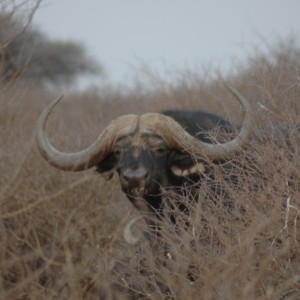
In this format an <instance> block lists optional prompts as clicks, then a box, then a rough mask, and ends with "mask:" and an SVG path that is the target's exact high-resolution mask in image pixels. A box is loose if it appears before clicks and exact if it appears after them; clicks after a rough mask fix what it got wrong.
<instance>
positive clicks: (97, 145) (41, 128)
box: [36, 97, 139, 171]
mask: <svg viewBox="0 0 300 300" xmlns="http://www.w3.org/2000/svg"><path fill="white" fill-rule="evenodd" d="M61 99H62V97H60V98H58V99H57V100H54V101H52V102H51V103H50V104H49V105H48V106H47V107H46V108H45V109H44V111H43V112H42V114H41V115H40V117H39V119H38V122H37V134H36V142H37V146H38V149H39V151H40V153H41V155H42V156H43V157H44V158H45V159H46V160H47V161H48V162H49V163H50V164H51V165H53V166H54V167H56V168H58V169H61V170H65V171H82V170H86V169H89V168H91V167H93V166H95V165H96V164H97V163H99V162H100V161H101V160H102V159H104V158H105V157H106V156H107V155H108V153H109V152H110V151H111V149H112V148H113V145H114V144H115V142H116V140H117V139H118V138H120V137H121V136H124V135H128V134H131V133H133V132H134V131H135V130H136V128H137V126H138V118H139V117H138V116H136V115H124V116H122V117H119V118H117V119H115V120H114V121H112V122H111V123H110V124H109V125H108V126H107V127H106V128H105V129H104V130H103V131H102V133H101V134H100V135H99V136H98V138H97V139H96V141H95V142H94V143H92V144H91V145H90V146H89V147H87V148H86V149H84V150H82V151H79V152H73V153H64V152H61V151H59V150H57V149H56V148H54V147H53V145H52V144H51V143H50V141H49V139H48V137H47V135H46V125H47V120H48V117H49V115H50V113H51V112H52V110H53V109H54V107H55V106H56V105H57V104H58V103H59V102H60V101H61Z"/></svg>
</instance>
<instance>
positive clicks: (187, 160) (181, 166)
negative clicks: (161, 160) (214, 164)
mask: <svg viewBox="0 0 300 300" xmlns="http://www.w3.org/2000/svg"><path fill="white" fill-rule="evenodd" d="M169 169H170V171H171V172H172V174H173V175H175V176H177V177H188V176H192V175H201V174H202V175H203V174H204V173H205V166H204V164H203V163H201V162H199V161H197V160H195V159H193V158H192V157H191V156H190V155H188V154H182V153H176V154H173V155H172V156H171V158H170V160H169Z"/></svg>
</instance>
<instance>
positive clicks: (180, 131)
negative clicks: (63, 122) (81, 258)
mask: <svg viewBox="0 0 300 300" xmlns="http://www.w3.org/2000/svg"><path fill="white" fill-rule="evenodd" d="M229 89H230V91H231V92H232V93H233V95H234V96H235V97H236V98H237V99H238V100H239V102H240V103H241V105H242V106H243V108H244V111H245V117H244V121H243V126H242V127H241V130H240V131H239V133H238V135H237V136H236V137H235V138H234V139H232V140H231V141H229V142H226V143H222V144H219V143H217V144H213V143H208V142H206V141H204V140H203V139H202V140H201V138H200V139H199V138H195V137H194V136H193V135H192V134H190V133H189V132H188V131H186V130H185V128H184V127H183V126H181V125H180V124H179V123H178V122H177V121H175V120H174V119H173V118H171V117H170V116H167V115H163V114H159V113H147V114H143V115H141V116H138V115H133V114H129V115H124V116H121V117H119V118H117V119H115V120H113V121H112V122H111V123H110V124H109V125H108V126H107V127H106V128H105V129H104V130H103V131H102V132H101V134H100V135H99V136H98V138H97V139H96V141H95V142H94V143H92V144H91V145H90V146H89V147H87V148H86V149H84V150H82V151H79V152H75V153H63V152H61V151H59V150H57V149H56V148H54V147H53V146H52V144H51V143H50V142H49V140H48V138H47V135H46V133H45V130H46V123H47V119H48V117H49V115H50V113H51V112H52V110H53V108H54V107H55V106H56V105H57V103H58V102H59V101H60V100H61V98H60V99H58V100H55V101H53V102H52V103H50V104H49V106H48V107H46V108H45V110H44V111H43V112H42V114H41V116H40V118H39V120H38V124H37V145H38V149H39V151H40V153H41V155H42V156H43V157H44V158H45V159H46V160H47V161H48V162H49V163H50V164H51V165H53V166H55V167H56V168H58V169H61V170H67V171H81V170H86V169H89V168H91V167H96V168H97V171H98V172H100V173H103V174H104V175H105V176H106V178H109V177H110V175H111V174H112V172H113V171H117V173H118V174H119V177H120V183H121V187H122V190H123V191H124V192H125V193H126V195H127V197H128V198H129V199H130V200H131V201H132V203H133V204H134V205H135V206H136V207H137V208H138V209H139V210H141V211H145V210H147V209H149V208H150V209H152V210H155V211H157V210H160V209H161V203H162V201H161V200H162V199H161V198H162V197H161V188H166V187H171V186H181V185H182V184H184V182H186V178H189V179H191V178H192V179H194V180H199V176H201V173H203V172H204V171H205V167H204V165H203V164H202V161H203V159H209V160H211V161H214V162H217V161H227V160H229V159H231V158H232V157H234V156H235V155H236V154H237V153H238V152H240V151H241V149H242V148H243V147H244V145H245V144H246V143H247V142H248V141H249V138H250V136H251V133H252V131H253V130H252V127H253V125H252V115H253V114H252V112H251V107H250V105H249V103H248V101H247V99H245V98H244V97H243V96H242V95H241V94H240V93H239V92H238V91H236V90H235V89H234V88H232V87H229ZM220 119H221V118H220Z"/></svg>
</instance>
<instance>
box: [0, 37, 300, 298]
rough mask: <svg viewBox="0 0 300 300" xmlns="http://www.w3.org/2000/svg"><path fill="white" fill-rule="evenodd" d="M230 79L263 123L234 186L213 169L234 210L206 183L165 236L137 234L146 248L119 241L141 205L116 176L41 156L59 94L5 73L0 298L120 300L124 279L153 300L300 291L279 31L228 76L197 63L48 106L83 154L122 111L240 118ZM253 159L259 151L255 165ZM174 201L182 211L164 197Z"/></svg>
mask: <svg viewBox="0 0 300 300" xmlns="http://www.w3.org/2000/svg"><path fill="white" fill-rule="evenodd" d="M3 59H4V58H3V57H2V60H3ZM2 62H3V61H2ZM25 79H26V78H25ZM224 81H229V82H231V83H232V84H233V85H234V86H235V87H236V88H237V89H238V90H239V91H240V92H241V93H242V94H243V95H244V96H246V97H247V98H248V99H249V101H250V102H251V104H252V105H253V108H254V111H255V117H256V120H257V122H256V124H255V125H256V129H255V138H254V139H253V142H251V143H250V144H249V146H248V147H247V149H245V151H244V152H243V153H241V155H240V156H237V157H236V158H235V159H234V160H236V161H237V162H238V164H237V166H239V167H236V168H235V169H234V170H232V172H235V175H236V176H237V178H238V182H239V184H238V187H237V186H236V185H234V184H233V183H231V182H228V181H226V180H225V179H224V178H225V177H226V174H224V173H223V171H222V165H220V166H217V167H215V173H216V181H215V182H214V183H213V184H219V185H223V186H224V188H225V190H226V197H227V198H226V201H230V203H231V204H233V205H232V206H233V208H230V209H228V207H227V206H226V205H223V201H222V200H223V199H222V196H221V197H220V196H215V195H213V194H211V192H210V189H209V186H210V185H211V184H212V183H211V182H210V181H209V180H208V179H203V183H202V185H201V188H200V196H199V199H198V200H197V204H195V205H194V206H193V207H192V208H191V210H192V214H191V215H190V216H186V215H183V214H181V213H180V212H179V211H178V212H177V213H178V215H179V218H178V219H179V220H180V221H179V222H178V224H177V226H176V228H175V226H174V225H173V224H172V223H169V221H168V219H167V218H166V220H164V221H163V222H162V224H161V227H162V236H161V237H160V238H157V241H156V242H155V243H154V244H151V245H147V241H143V242H142V243H143V246H142V248H141V247H140V246H131V245H128V244H126V243H125V241H124V240H123V230H124V227H125V225H126V223H127V222H128V221H129V220H130V219H132V218H133V216H134V215H135V211H134V209H133V208H132V207H131V205H130V203H129V201H128V200H127V199H126V197H125V196H124V194H123V193H122V192H121V191H120V187H119V183H118V178H117V176H114V177H113V179H112V180H111V181H109V182H106V181H105V180H104V179H103V178H102V177H101V176H100V175H97V174H96V173H95V172H94V170H89V171H85V172H80V173H68V172H63V171H59V170H56V169H54V168H53V167H51V166H50V165H48V164H47V163H46V162H45V161H44V160H43V159H42V158H41V157H40V155H39V154H38V152H37V149H36V145H35V139H34V134H35V126H36V121H37V118H38V116H39V114H40V113H41V111H42V110H43V108H44V107H45V106H46V105H47V103H49V101H51V100H52V99H53V98H55V97H57V96H58V95H57V94H56V92H55V91H53V90H52V91H51V90H49V89H48V90H46V89H44V88H38V87H37V85H33V84H32V82H26V80H25V81H24V80H23V81H21V82H20V81H18V82H17V81H16V80H15V79H14V78H10V80H9V82H8V81H6V80H4V81H2V84H1V87H0V88H1V93H0V173H1V176H0V205H1V206H0V207H1V209H0V299H16V300H17V299H18V300H21V299H22V300H25V299H26V300H27V299H39V300H40V299H99V297H100V296H101V295H102V296H103V295H104V294H106V295H111V299H126V298H125V297H124V295H122V294H118V292H117V291H118V290H119V289H117V288H114V287H115V286H116V285H115V284H118V285H123V286H124V287H126V286H127V285H130V283H132V284H131V285H130V286H131V287H132V288H134V287H137V288H138V290H139V293H140V295H141V297H142V296H143V297H144V298H145V299H155V300H156V299H167V296H166V294H168V295H169V299H173V298H174V299H203V300H206V299H247V300H248V299H272V300H274V299H275V300H279V299H280V300H282V299H300V225H299V215H300V132H299V130H298V129H297V123H298V124H299V123H300V121H299V116H300V51H299V48H298V47H297V45H296V44H294V43H292V42H290V41H282V43H281V44H280V45H279V44H276V45H274V46H273V47H272V48H270V49H269V51H268V53H266V54H265V55H263V54H259V53H256V54H255V55H253V57H250V58H249V60H248V61H247V62H245V63H244V64H243V65H241V66H240V67H239V69H238V70H237V71H236V72H235V74H232V75H226V76H225V77H222V78H221V76H219V77H218V78H217V79H211V80H206V78H204V77H203V76H202V75H201V72H199V74H195V73H193V72H185V71H183V72H182V77H181V78H179V79H178V80H177V81H176V83H173V84H167V83H165V82H163V81H160V82H159V84H158V85H156V87H155V88H152V89H149V88H147V86H141V85H137V86H136V87H133V88H128V89H126V91H124V90H121V89H120V88H113V87H99V88H98V89H97V90H96V89H94V90H93V91H91V90H89V91H86V92H82V93H80V94H78V93H77V94H72V93H70V94H69V95H66V97H65V101H63V102H62V103H61V104H60V105H59V107H57V109H56V110H55V113H54V114H53V116H51V120H50V122H49V126H48V127H49V135H50V136H51V139H52V140H53V143H54V144H55V145H56V146H57V147H58V148H60V149H62V150H65V151H67V150H68V151H73V150H78V149H81V148H83V147H85V146H87V145H88V144H89V143H90V142H92V141H93V140H94V139H95V138H96V137H97V135H98V134H99V133H100V131H101V130H102V129H103V128H104V127H105V126H106V125H107V124H108V123H109V122H110V120H112V119H113V118H115V117H117V116H119V115H121V114H124V113H143V112H150V111H160V110H162V109H166V108H186V109H192V108H197V109H203V110H209V111H211V112H215V113H218V114H220V115H223V116H226V117H227V118H228V119H229V120H231V121H232V122H233V123H235V124H238V123H239V122H240V121H241V111H240V108H239V106H238V105H237V104H236V102H235V101H233V99H232V96H231V95H230V94H229V92H227V91H226V89H225V88H224V85H223V82H224ZM279 128H281V129H283V130H278V129H279ZM249 155H250V156H251V157H252V158H254V159H253V161H255V163H253V164H251V166H249V163H248V157H249ZM186 193H188V191H186ZM165 197H166V199H168V200H169V202H170V203H172V201H178V197H179V196H178V195H174V193H172V190H170V191H165ZM180 201H183V202H187V201H188V199H187V198H185V197H183V196H182V197H181V199H180ZM170 210H176V208H174V207H172V205H170ZM167 213H168V212H167ZM187 218H188V219H187ZM187 221H188V223H189V224H190V225H189V226H186V222H187ZM140 226H141V227H142V226H143V225H142V224H141V225H140ZM142 230H144V229H142ZM144 244H146V245H144ZM166 247H167V249H168V255H165V253H164V252H165V251H164V250H165V249H166ZM141 249H143V253H141ZM100 290H101V294H100ZM112 295H114V296H112ZM113 297H114V298H113ZM172 297H173V298H172ZM144 298H143V299H144Z"/></svg>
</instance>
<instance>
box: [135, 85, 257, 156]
mask: <svg viewBox="0 0 300 300" xmlns="http://www.w3.org/2000/svg"><path fill="white" fill-rule="evenodd" d="M227 88H228V89H229V90H230V91H231V92H232V94H233V95H234V96H235V97H236V99H237V100H238V101H239V102H240V103H241V105H242V106H243V108H244V111H245V116H244V121H243V126H242V128H241V130H240V132H239V134H238V135H237V136H236V137H235V138H234V139H233V140H231V141H229V142H227V143H223V144H209V143H205V142H203V141H200V140H198V139H196V138H195V137H193V136H191V135H190V134H189V133H188V132H187V131H185V130H184V128H183V127H182V126H181V125H180V124H179V123H177V122H176V121H175V120H173V119H172V118H171V117H168V116H164V115H161V114H155V113H154V114H145V115H143V116H142V117H141V123H142V124H144V125H145V127H146V128H147V127H148V128H150V129H152V130H154V131H155V132H159V133H160V134H161V136H162V137H163V138H164V139H165V141H166V142H167V143H168V144H169V146H171V147H173V148H175V149H182V150H185V151H187V152H189V153H191V154H193V155H195V156H202V157H203V156H205V157H208V158H209V159H212V160H214V161H218V160H228V159H230V158H232V157H233V156H234V155H235V154H236V153H237V152H239V151H240V150H241V148H242V147H243V146H244V145H245V144H246V143H247V142H248V141H249V139H250V137H251V135H252V133H253V119H252V118H253V112H252V108H251V106H250V104H249V102H248V100H247V99H246V98H245V97H244V96H242V95H241V94H240V93H239V92H238V91H237V90H236V89H235V88H233V87H232V86H230V85H227Z"/></svg>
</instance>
